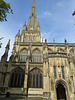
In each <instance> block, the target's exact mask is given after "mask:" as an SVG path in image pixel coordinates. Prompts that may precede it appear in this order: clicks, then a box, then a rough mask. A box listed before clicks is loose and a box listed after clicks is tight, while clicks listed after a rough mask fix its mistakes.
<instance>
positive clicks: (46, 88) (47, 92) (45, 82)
mask: <svg viewBox="0 0 75 100" xmlns="http://www.w3.org/2000/svg"><path fill="white" fill-rule="evenodd" d="M48 70H49V69H48V61H44V64H43V71H44V74H43V100H49V99H50V84H49V83H50V82H49V73H48V72H49V71H48Z"/></svg>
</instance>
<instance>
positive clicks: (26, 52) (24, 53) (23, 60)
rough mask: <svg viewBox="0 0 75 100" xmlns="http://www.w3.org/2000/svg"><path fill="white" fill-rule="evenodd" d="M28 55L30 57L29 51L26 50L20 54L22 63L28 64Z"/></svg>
mask: <svg viewBox="0 0 75 100" xmlns="http://www.w3.org/2000/svg"><path fill="white" fill-rule="evenodd" d="M27 55H28V51H27V50H26V49H23V50H22V51H21V52H20V56H19V61H20V62H26V58H27Z"/></svg>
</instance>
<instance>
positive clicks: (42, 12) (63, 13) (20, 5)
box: [0, 0, 75, 57]
mask: <svg viewBox="0 0 75 100" xmlns="http://www.w3.org/2000/svg"><path fill="white" fill-rule="evenodd" d="M4 1H6V2H8V3H10V5H11V8H12V9H13V14H10V13H9V14H7V21H6V22H5V21H4V22H0V37H4V38H3V39H2V40H1V42H2V43H3V44H2V48H0V57H1V56H2V55H3V53H4V51H5V47H6V44H7V43H8V41H9V39H10V50H9V56H10V55H11V52H12V49H13V44H14V40H15V36H16V34H17V32H18V30H19V29H20V32H21V31H22V28H23V25H24V23H25V21H26V23H27V22H28V18H29V15H30V11H31V7H32V3H33V0H4ZM35 2H36V13H37V23H38V22H39V23H40V32H41V38H44V39H45V38H46V39H47V41H48V42H50V43H52V42H53V38H54V39H55V42H56V43H64V39H67V42H68V43H75V25H74V24H75V22H74V20H73V16H72V11H74V10H75V0H35Z"/></svg>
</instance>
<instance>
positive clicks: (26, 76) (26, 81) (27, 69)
mask: <svg viewBox="0 0 75 100" xmlns="http://www.w3.org/2000/svg"><path fill="white" fill-rule="evenodd" d="M28 71H29V58H27V61H26V70H25V78H24V93H25V94H26V95H27V92H28V87H27V84H28Z"/></svg>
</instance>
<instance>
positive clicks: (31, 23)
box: [27, 0, 37, 30]
mask: <svg viewBox="0 0 75 100" xmlns="http://www.w3.org/2000/svg"><path fill="white" fill-rule="evenodd" d="M27 29H28V30H36V29H37V18H36V6H35V0H33V4H32V8H31V12H30V16H29V20H28V24H27Z"/></svg>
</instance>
